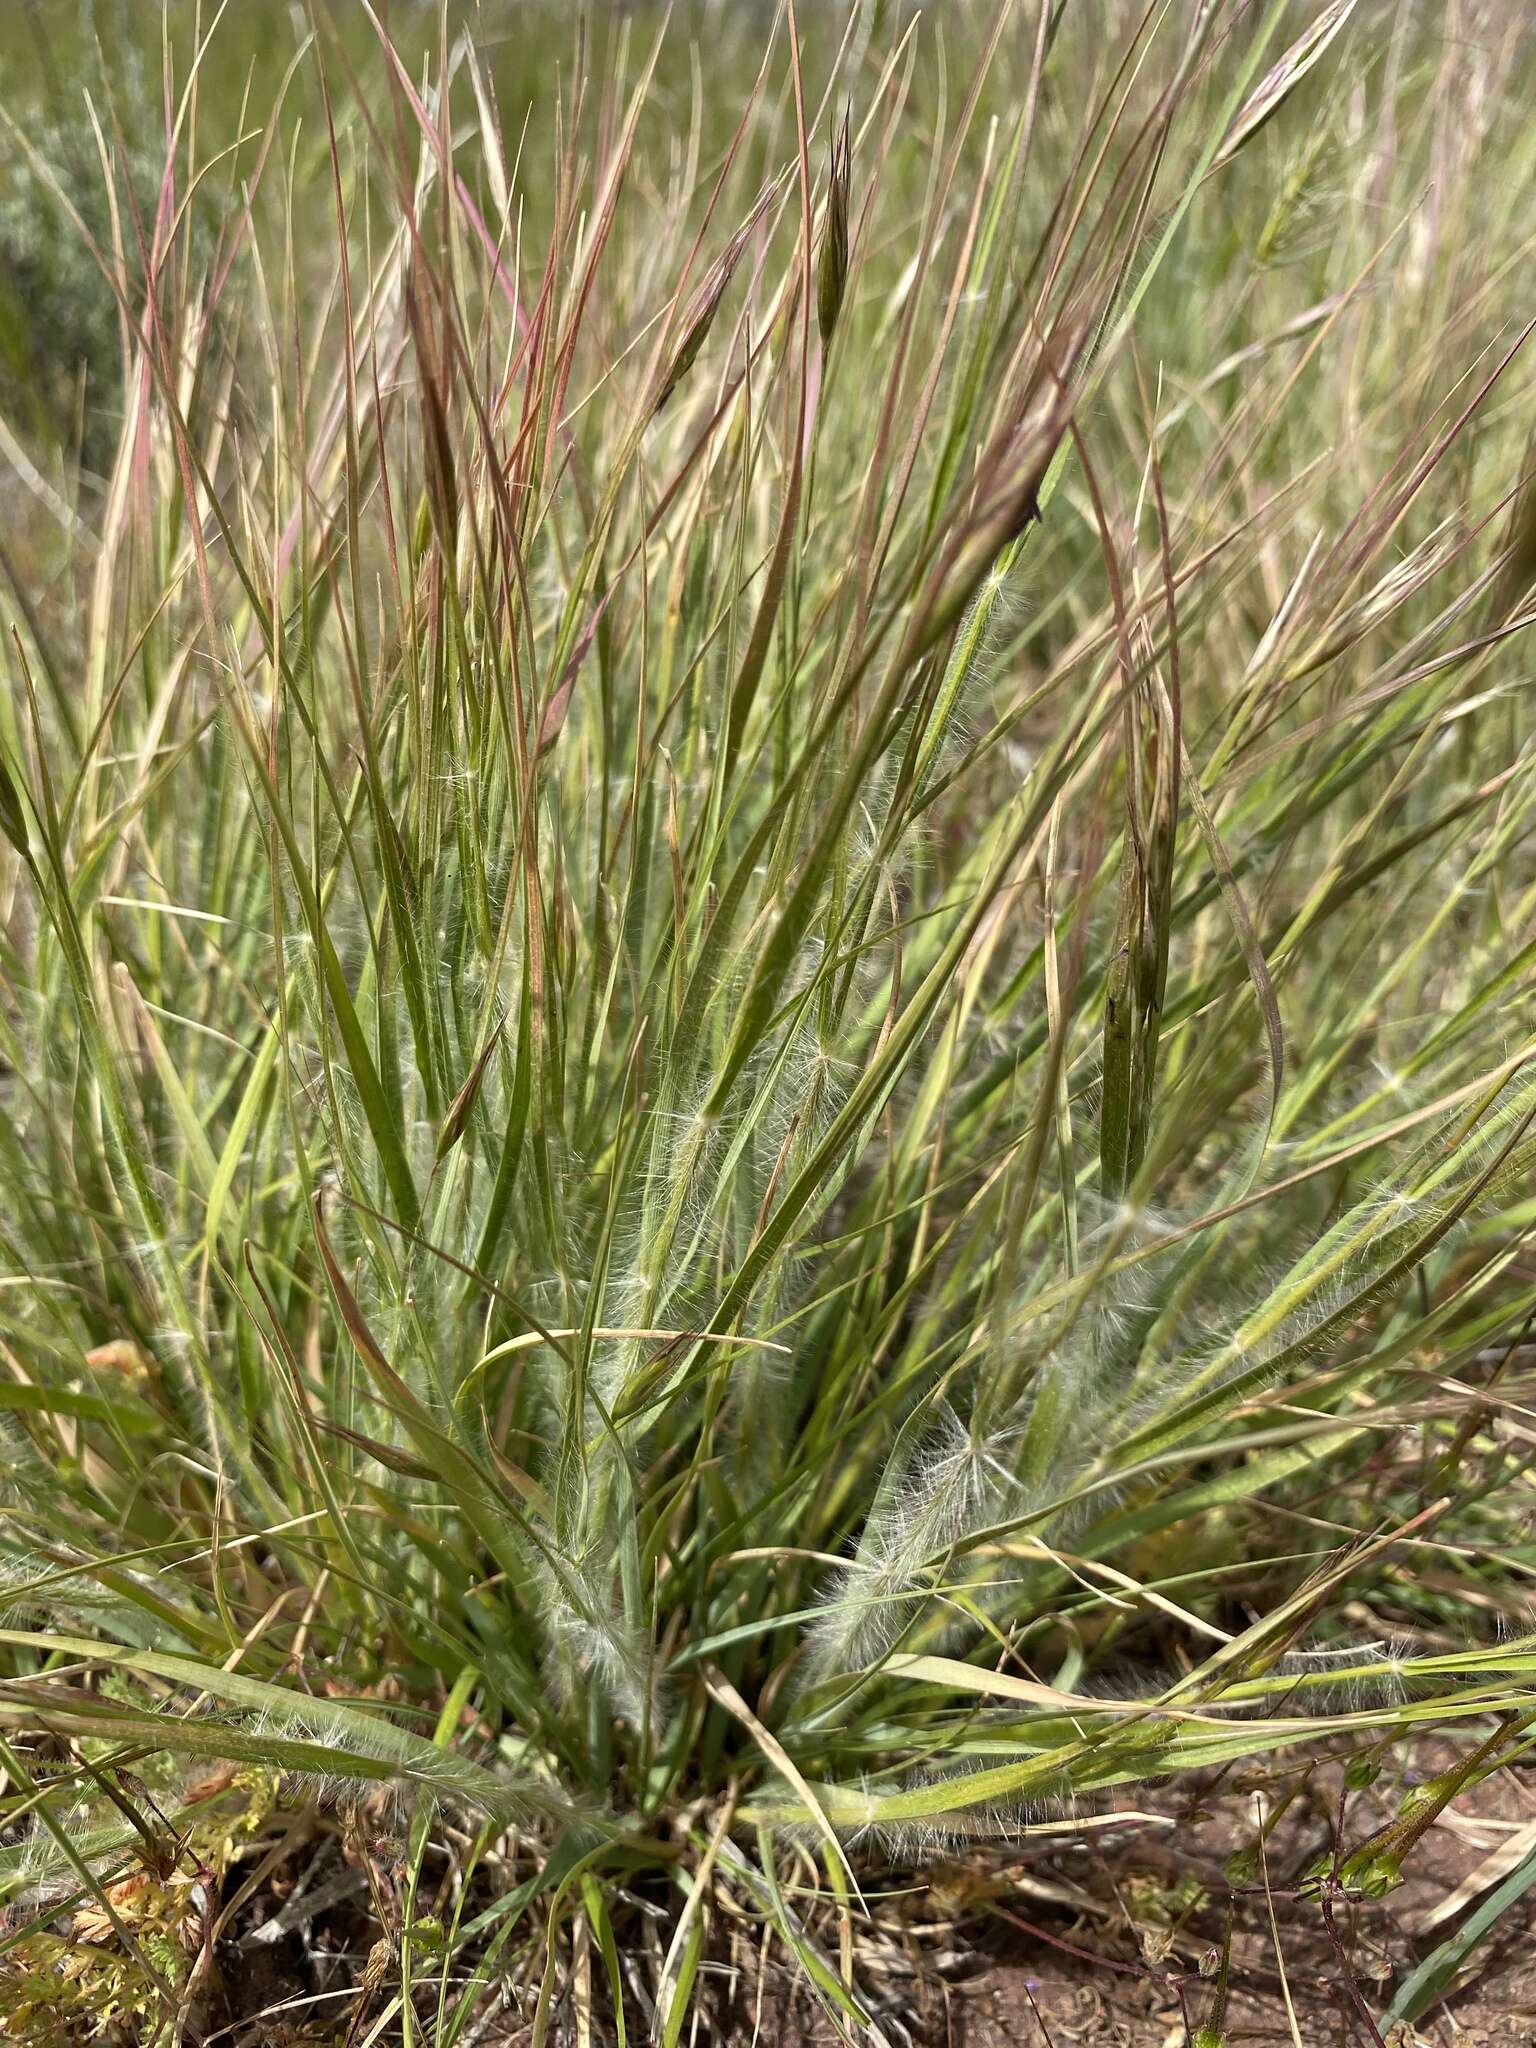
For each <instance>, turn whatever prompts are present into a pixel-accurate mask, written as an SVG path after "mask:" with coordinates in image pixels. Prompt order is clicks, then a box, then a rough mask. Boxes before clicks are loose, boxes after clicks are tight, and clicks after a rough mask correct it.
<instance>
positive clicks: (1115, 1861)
mask: <svg viewBox="0 0 1536 2048" xmlns="http://www.w3.org/2000/svg"><path fill="white" fill-rule="evenodd" d="M1455 1757H1456V1752H1455V1750H1454V1749H1451V1748H1450V1747H1448V1746H1444V1747H1436V1748H1434V1749H1430V1748H1428V1747H1427V1746H1426V1747H1421V1748H1420V1749H1419V1750H1418V1751H1416V1752H1415V1754H1414V1756H1413V1759H1412V1762H1413V1769H1412V1770H1411V1771H1405V1770H1403V1769H1401V1768H1399V1769H1398V1770H1396V1771H1394V1772H1392V1773H1391V1774H1389V1775H1385V1776H1383V1778H1382V1779H1381V1780H1380V1781H1378V1783H1377V1784H1376V1785H1375V1786H1374V1787H1371V1788H1368V1789H1365V1790H1359V1791H1346V1789H1345V1787H1344V1784H1343V1778H1342V1770H1341V1768H1339V1767H1325V1768H1324V1769H1321V1770H1319V1771H1317V1772H1315V1773H1314V1774H1313V1775H1312V1776H1311V1777H1310V1778H1304V1777H1302V1776H1301V1775H1298V1776H1297V1778H1296V1780H1295V1781H1294V1786H1290V1785H1287V1783H1286V1781H1285V1780H1284V1779H1276V1778H1274V1777H1273V1776H1267V1777H1266V1778H1265V1779H1264V1780H1263V1781H1262V1783H1257V1782H1256V1783H1255V1784H1253V1785H1247V1784H1244V1783H1243V1782H1241V1781H1240V1780H1237V1779H1234V1778H1230V1777H1229V1778H1227V1779H1226V1780H1225V1781H1222V1782H1216V1783H1211V1784H1208V1785H1206V1786H1204V1787H1201V1788H1199V1789H1197V1791H1196V1792H1195V1794H1194V1796H1193V1797H1192V1798H1191V1799H1190V1800H1189V1801H1188V1803H1187V1804H1177V1805H1170V1807H1169V1809H1168V1821H1169V1823H1171V1824H1164V1825H1160V1826H1156V1825H1147V1824H1141V1823H1138V1824H1136V1825H1134V1826H1132V1827H1128V1828H1127V1829H1126V1830H1125V1831H1124V1832H1123V1833H1118V1832H1115V1831H1110V1832H1106V1833H1104V1834H1096V1835H1095V1836H1094V1837H1093V1838H1092V1839H1093V1841H1094V1843H1095V1844H1096V1846H1094V1847H1092V1848H1089V1847H1085V1846H1077V1847H1072V1848H1070V1849H1067V1850H1065V1851H1063V1852H1061V1853H1060V1854H1058V1855H1054V1856H1050V1857H1044V1858H1035V1857H1031V1858H1029V1859H1028V1860H1027V1861H1026V1860H1014V1861H1012V1862H1003V1861H1002V1860H1000V1859H987V1860H985V1861H984V1860H979V1859H978V1860H976V1861H973V1862H971V1863H969V1864H966V1865H955V1866H953V1867H952V1868H949V1869H946V1870H941V1871H940V1872H939V1873H938V1875H937V1883H936V1886H935V1890H934V1894H933V1900H934V1903H930V1905H929V1906H927V1907H926V1908H924V1909H922V1910H921V1911H920V1912H919V1913H918V1914H917V1915H916V1916H914V1919H913V1922H912V1931H913V1933H914V1935H915V1936H916V1942H917V1947H918V1949H919V1950H920V1951H921V1950H923V1949H926V1950H927V1951H928V1962H929V1967H928V1968H927V1969H920V1970H919V1972H918V1974H917V1976H916V1977H915V1978H914V1979H913V1983H912V1988H911V1991H910V1993H908V1994H907V1995H906V1996H905V1997H902V1996H898V1997H895V1998H893V1999H892V2000H891V2001H890V2002H889V2007H888V2010H887V2011H886V2012H885V2013H884V2014H879V2013H877V2019H878V2020H879V2023H880V2024H881V2026H882V2030H883V2031H884V2032H885V2033H886V2034H887V2037H888V2038H889V2039H890V2040H891V2041H892V2043H893V2044H898V2043H902V2042H903V2041H904V2040H905V2039H907V2038H910V2039H911V2040H913V2041H924V2042H930V2043H933V2044H935V2048H938V2044H943V2048H1014V2044H1018V2048H1187V2044H1188V2043H1189V2042H1190V2040H1191V2038H1192V2037H1193V2038H1194V2039H1196V2040H1197V2041H1198V2040H1199V2033H1198V2030H1199V2029H1200V2028H1201V2027H1202V2025H1204V2024H1207V2023H1209V2022H1210V2020H1211V2018H1212V2016H1213V2006H1214V2002H1215V1984H1214V1981H1213V1980H1212V1979H1211V1978H1210V1977H1209V1976H1206V1975H1202V1961H1203V1964H1204V1968H1205V1970H1206V1971H1210V1970H1211V1969H1212V1967H1213V1965H1214V1964H1215V1962H1216V1955H1217V1952H1218V1951H1219V1947H1220V1944H1221V1941H1222V1938H1223V1935H1224V1932H1225V1929H1226V1924H1227V1915H1228V1912H1229V1910H1230V1912H1231V1915H1232V1937H1231V1966H1230V1978H1229V1985H1230V1997H1229V2003H1228V2006H1227V2010H1226V2016H1225V2028H1224V2032H1223V2034H1222V2037H1221V2039H1222V2048H1240V2044H1245V2043H1253V2044H1259V2043H1275V2044H1277V2048H1297V2044H1298V2043H1299V2044H1301V2048H1335V2044H1337V2048H1354V2044H1362V2043H1370V2042H1373V2041H1374V2042H1385V2043H1386V2044H1387V2048H1508V2044H1521V2043H1536V1890H1533V1891H1532V1892H1528V1893H1527V1894H1526V1896H1525V1898H1524V1900H1522V1901H1521V1902H1520V1903H1519V1904H1517V1905H1516V1906H1515V1907H1513V1908H1512V1909H1511V1910H1509V1911H1508V1912H1506V1913H1504V1914H1503V1915H1502V1916H1501V1917H1500V1919H1499V1920H1498V1922H1497V1924H1496V1925H1495V1926H1494V1927H1493V1928H1492V1929H1491V1930H1490V1932H1489V1933H1488V1934H1487V1935H1485V1936H1484V1937H1483V1939H1482V1941H1481V1942H1480V1943H1479V1944H1478V1945H1477V1946H1476V1947H1475V1949H1474V1950H1473V1952H1472V1954H1471V1955H1470V1957H1469V1959H1468V1961H1467V1963H1466V1965H1465V1966H1464V1968H1463V1972H1462V1974H1461V1975H1459V1976H1458V1977H1457V1978H1456V1979H1455V1980H1453V1982H1452V1983H1451V1985H1450V1986H1449V1987H1448V1990H1447V1993H1446V1995H1445V1996H1444V1997H1443V1998H1441V1999H1440V2000H1439V2001H1437V2002H1436V2003H1435V2004H1434V2005H1433V2006H1431V2007H1430V2008H1429V2010H1427V2011H1426V2012H1425V2013H1423V2014H1422V2015H1421V2017H1420V2018H1419V2019H1418V2020H1417V2022H1416V2023H1415V2024H1414V2025H1412V2026H1409V2025H1406V2024H1405V2023H1402V2022H1398V2023H1395V2024H1388V2022H1387V2021H1386V2019H1385V2018H1384V2017H1383V2016H1384V2015H1385V2014H1386V2013H1387V2012H1388V2011H1389V2009H1390V2008H1391V2006H1392V2002H1393V1998H1394V1995H1395V1993H1396V1990H1397V1987H1399V1986H1400V1985H1401V1984H1402V1983H1403V1981H1404V1980H1405V1979H1406V1977H1407V1976H1408V1975H1409V1973H1410V1972H1411V1971H1412V1970H1413V1969H1414V1967H1415V1966H1416V1965H1417V1963H1418V1962H1420V1961H1421V1960H1422V1959H1423V1957H1424V1956H1426V1955H1427V1954H1429V1953H1430V1952H1431V1951H1432V1950H1433V1949H1435V1948H1436V1947H1437V1946H1438V1945H1439V1944H1440V1943H1442V1942H1443V1941H1445V1940H1446V1939H1447V1937H1448V1936H1450V1935H1451V1934H1452V1933H1453V1932H1454V1931H1455V1930H1456V1929H1457V1928H1459V1927H1460V1926H1461V1925H1462V1924H1463V1922H1464V1920H1465V1919H1466V1917H1467V1916H1468V1915H1469V1914H1470V1913H1472V1912H1473V1911H1474V1910H1475V1909H1476V1906H1477V1905H1478V1904H1479V1903H1480V1902H1481V1901H1482V1900H1484V1899H1485V1898H1486V1897H1487V1895H1488V1894H1489V1893H1490V1892H1491V1891H1492V1890H1493V1889H1494V1888H1495V1886H1496V1885H1497V1884H1498V1883H1499V1882H1500V1881H1501V1879H1502V1877H1503V1875H1505V1874H1506V1872H1507V1869H1508V1868H1509V1867H1511V1866H1512V1865H1513V1864H1514V1863H1515V1862H1517V1861H1519V1860H1520V1859H1521V1857H1522V1856H1523V1855H1527V1854H1529V1853H1530V1852H1531V1851H1532V1849H1536V1773H1532V1772H1531V1771H1529V1770H1521V1769H1515V1770H1507V1771H1504V1772H1501V1773H1499V1774H1498V1775H1497V1776H1495V1777H1493V1778H1491V1779H1489V1780H1487V1781H1486V1782H1485V1783H1484V1784H1482V1785H1481V1786H1478V1787H1476V1788H1475V1789H1473V1790H1472V1791H1470V1792H1468V1793H1466V1794H1464V1795H1463V1796H1462V1797H1460V1798H1459V1799H1458V1800H1457V1801H1456V1802H1455V1803H1454V1806H1453V1807H1452V1808H1451V1809H1450V1810H1449V1811H1448V1812H1447V1813H1446V1814H1445V1815H1443V1816H1442V1817H1441V1819H1440V1821H1439V1822H1438V1823H1437V1824H1436V1825H1435V1826H1434V1827H1433V1828H1432V1829H1431V1830H1430V1831H1429V1832H1428V1834H1426V1835H1425V1836H1424V1838H1423V1839H1422V1840H1421V1841H1420V1842H1419V1844H1418V1845H1417V1847H1416V1849H1415V1851H1414V1854H1413V1856H1412V1858H1411V1860H1410V1862H1409V1864H1408V1866H1407V1871H1406V1875H1405V1882H1404V1883H1403V1884H1402V1885H1401V1886H1400V1887H1399V1888H1398V1889H1397V1890H1396V1891H1394V1892H1392V1893H1391V1894H1390V1895H1388V1896H1387V1897H1385V1898H1383V1899H1379V1900H1364V1899H1344V1898H1340V1899H1338V1900H1336V1901H1335V1903H1334V1905H1333V1908H1332V1912H1333V1919H1334V1931H1335V1934H1336V1936H1337V1942H1335V1940H1334V1938H1333V1937H1332V1936H1330V1934H1329V1932H1328V1929H1327V1927H1326V1925H1325V1923H1324V1917H1323V1910H1322V1905H1321V1902H1320V1900H1319V1898H1318V1897H1317V1896H1316V1888H1315V1886H1313V1887H1310V1888H1306V1889H1303V1885H1302V1881H1303V1880H1304V1878H1305V1877H1307V1876H1308V1875H1309V1874H1310V1873H1312V1872H1313V1871H1314V1870H1315V1869H1316V1867H1317V1865H1318V1863H1319V1860H1320V1859H1321V1860H1322V1861H1323V1862H1324V1863H1325V1864H1326V1863H1328V1862H1330V1861H1331V1860H1332V1858H1333V1856H1334V1853H1335V1849H1336V1846H1337V1844H1338V1843H1339V1842H1340V1841H1342V1842H1343V1843H1344V1844H1345V1846H1346V1847H1351V1846H1354V1845H1356V1844H1358V1843H1359V1842H1360V1841H1361V1840H1362V1839H1363V1838H1365V1837H1366V1836H1368V1835H1369V1834H1370V1833H1371V1832H1372V1831H1373V1830H1374V1829H1375V1828H1376V1827H1378V1826H1380V1825H1381V1824H1382V1823H1383V1822H1384V1821H1385V1820H1387V1819H1388V1818H1390V1817H1391V1815H1392V1814H1394V1813H1395V1812H1396V1810H1397V1805H1398V1801H1399V1799H1400V1798H1401V1795H1402V1792H1403V1790H1404V1789H1405V1781H1407V1782H1412V1780H1413V1779H1415V1778H1419V1779H1421V1778H1423V1777H1425V1776H1428V1775H1430V1774H1432V1773H1433V1772H1434V1771H1436V1770H1438V1769H1442V1768H1444V1767H1445V1766H1446V1765H1447V1764H1448V1763H1450V1762H1452V1761H1454V1760H1455ZM1288 1791H1293V1792H1294V1796H1293V1797H1292V1799H1291V1802H1290V1804H1289V1805H1288V1806H1287V1807H1286V1809H1285V1811H1284V1812H1283V1814H1281V1815H1280V1817H1279V1818H1278V1819H1277V1820H1276V1822H1275V1825H1274V1826H1273V1828H1272V1830H1271V1832H1270V1833H1269V1835H1268V1838H1267V1841H1266V1845H1265V1862H1266V1864H1267V1870H1268V1880H1269V1891H1268V1894H1267V1895H1266V1891H1265V1888H1264V1883H1263V1875H1262V1872H1260V1873H1259V1874H1258V1876H1257V1877H1256V1878H1255V1879H1253V1880H1252V1881H1249V1873H1247V1872H1246V1871H1243V1870H1240V1869H1233V1867H1232V1863H1231V1859H1232V1858H1233V1856H1234V1854H1235V1853H1237V1852H1240V1851H1243V1850H1248V1851H1250V1852H1251V1851H1253V1849H1254V1847H1255V1844H1256V1840H1257V1834H1258V1823H1259V1818H1260V1816H1261V1815H1262V1814H1263V1813H1265V1812H1266V1810H1267V1811H1268V1812H1270V1813H1271V1814H1273V1812H1274V1808H1275V1806H1276V1805H1277V1804H1278V1803H1279V1802H1280V1801H1281V1800H1283V1799H1284V1798H1285V1796H1286V1793H1287V1792H1288ZM1341 1802H1342V1804H1341ZM1149 1803H1150V1802H1147V1801H1146V1799H1145V1797H1144V1796H1143V1799H1142V1801H1141V1807H1142V1810H1143V1811H1144V1810H1145V1809H1146V1806H1147V1805H1148V1804H1149ZM1341 1821H1342V1826H1341ZM1234 1877H1235V1878H1236V1879H1237V1880H1238V1882H1237V1883H1235V1884H1234V1882H1233V1878H1234ZM968 1893H969V1895H970V1896H969V1903H966V1901H967V1894H968ZM946 1900H950V1901H953V1902H954V1904H955V1907H956V1911H955V1913H954V1914H952V1915H951V1916H949V1917H946V1916H945V1914H944V1912H943V1903H944V1902H945V1901H946ZM935 1904H936V1905H937V1910H935ZM1271 1907H1272V1908H1273V1922H1271V1917H1270V1916H1271ZM1277 1937H1278V1940H1277ZM885 1975H886V1976H887V1979H888V1978H889V1975H890V1972H889V1969H888V1968H887V1970H886V1971H885ZM866 1981H868V1982H869V1983H871V1984H876V1983H878V1982H879V1981H880V1964H879V1959H878V1955H876V1954H871V1956H870V1957H869V1959H868V1965H867V1968H866ZM1287 1997H1288V1998H1289V2007H1290V2010H1289V2011H1288V2009H1287ZM1366 2015H1369V2018H1367V2017H1366ZM776 2017H777V2018H778V2021H779V2025H778V2026H777V2027H776V2028H775V2029H774V2030H773V2031H774V2033H775V2034H776V2035H777V2040H778V2041H784V2042H787V2041H790V2040H800V2039H805V2038H807V2036H808V2034H810V2033H813V2032H814V2033H815V2034H816V2035H817V2036H818V2038H830V2035H828V2034H827V2030H826V2029H825V2028H824V2027H821V2028H814V2029H813V2028H807V2027H805V2026H804V2024H803V2020H804V2016H803V2015H802V2024H801V2026H800V2028H799V2029H798V2030H797V2028H796V2024H795V2021H794V2019H793V2018H792V2017H791V2015H790V2014H789V2013H788V2012H784V2013H783V2014H781V2015H777V2016H776ZM1372 2028H1374V2029H1375V2031H1371V2029H1372ZM760 2039H762V2040H767V2039H769V2030H768V2029H767V2028H764V2029H763V2030H762V2034H761V2036H760ZM774 2048H777V2044H776V2042H775V2043H774ZM1202 2048H1203V2044H1202Z"/></svg>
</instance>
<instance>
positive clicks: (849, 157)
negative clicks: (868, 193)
mask: <svg viewBox="0 0 1536 2048" xmlns="http://www.w3.org/2000/svg"><path fill="white" fill-rule="evenodd" d="M852 164H853V151H852V143H851V141H850V139H849V133H848V115H847V113H846V112H845V113H844V115H843V125H842V127H841V129H840V130H839V131H838V133H837V134H836V135H835V136H834V137H833V138H832V162H831V168H830V170H829V173H828V177H827V211H826V217H825V219H824V220H823V222H822V229H821V263H820V265H819V267H818V269H817V273H816V324H817V326H818V327H819V328H820V330H821V345H822V347H823V349H825V348H826V347H827V345H828V344H829V343H830V341H831V339H832V331H833V329H834V328H835V327H836V326H837V316H838V314H839V313H840V312H841V311H842V310H843V294H844V292H845V291H846V290H847V288H848V182H849V174H850V172H851V170H852Z"/></svg>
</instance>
